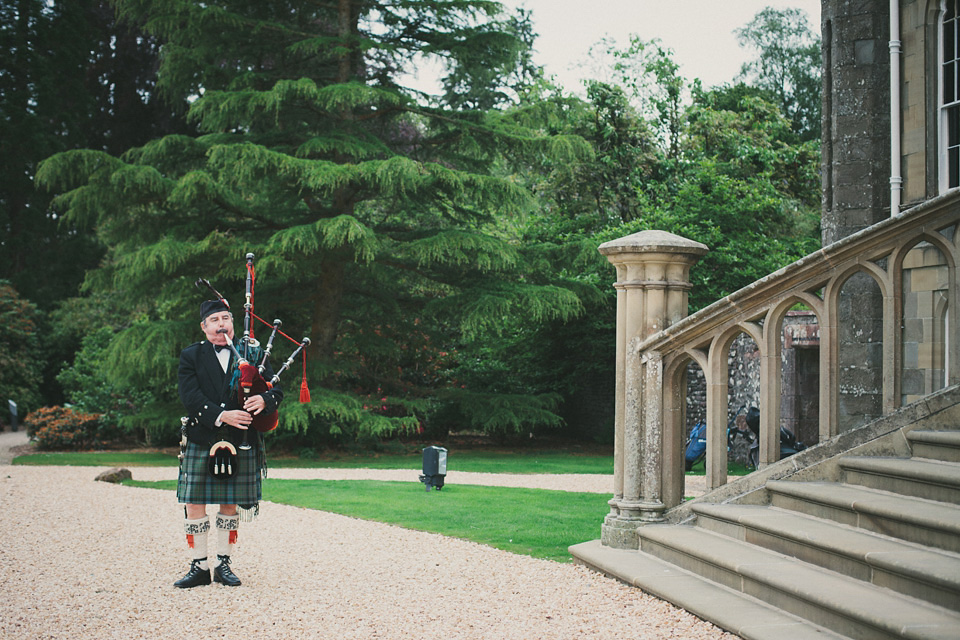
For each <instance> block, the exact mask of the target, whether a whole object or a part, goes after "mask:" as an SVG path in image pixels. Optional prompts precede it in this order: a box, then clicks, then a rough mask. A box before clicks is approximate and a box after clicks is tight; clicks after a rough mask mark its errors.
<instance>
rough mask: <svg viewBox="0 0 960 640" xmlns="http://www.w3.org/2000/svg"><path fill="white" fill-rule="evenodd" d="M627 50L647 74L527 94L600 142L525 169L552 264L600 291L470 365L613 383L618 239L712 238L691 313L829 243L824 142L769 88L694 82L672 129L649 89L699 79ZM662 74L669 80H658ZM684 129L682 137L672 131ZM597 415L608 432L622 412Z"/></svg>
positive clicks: (491, 371)
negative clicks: (638, 235) (568, 157)
mask: <svg viewBox="0 0 960 640" xmlns="http://www.w3.org/2000/svg"><path fill="white" fill-rule="evenodd" d="M641 44H642V43H640V42H639V41H634V42H632V44H631V50H633V51H648V49H647V48H646V47H642V46H639V45H641ZM665 55H667V56H668V54H665ZM614 59H616V60H620V61H621V63H622V64H623V65H624V67H623V68H624V69H626V68H631V69H641V70H645V71H642V72H641V73H645V74H646V75H645V76H642V75H641V76H636V77H632V79H631V80H630V82H629V83H614V82H612V81H611V83H610V84H600V83H593V84H592V85H589V86H590V88H591V89H594V91H593V92H591V93H588V99H587V100H577V99H576V98H572V97H569V96H558V95H555V94H547V95H548V97H549V100H540V101H539V102H537V103H536V104H535V105H522V106H521V110H522V111H523V113H524V115H525V117H528V118H530V119H531V120H533V119H534V117H535V116H539V117H540V122H541V126H543V127H546V128H549V129H550V130H555V131H558V132H567V133H569V132H573V131H575V132H577V133H579V134H581V135H582V136H583V137H584V138H585V139H586V140H588V141H589V142H590V143H591V145H592V146H593V148H594V155H593V156H592V157H590V158H587V159H584V160H582V161H580V162H576V163H572V164H565V165H563V166H559V167H558V166H556V165H554V164H552V163H549V162H547V163H540V164H531V165H527V166H525V167H518V168H517V171H518V173H519V174H520V175H522V176H523V178H524V179H525V180H527V181H529V183H530V184H531V185H533V187H532V188H533V189H534V190H535V192H536V193H537V194H538V195H540V196H541V202H542V205H541V207H540V211H539V213H537V214H535V215H533V216H531V219H530V221H529V223H528V224H527V226H526V227H525V229H524V238H525V240H526V241H527V242H529V243H531V244H532V245H533V246H536V247H537V248H538V254H537V255H538V258H539V260H538V261H537V264H538V265H539V267H540V270H541V273H544V274H546V273H560V274H567V275H570V276H573V277H576V278H578V279H579V280H580V281H581V282H582V283H584V284H585V285H587V284H589V285H591V286H592V287H593V291H596V292H598V293H596V294H595V295H593V296H588V295H586V294H585V293H584V294H582V295H581V299H582V300H584V305H585V308H586V311H585V313H583V314H581V315H580V316H578V317H576V318H573V319H571V320H567V321H560V320H557V321H554V322H551V323H550V324H549V325H547V326H538V325H533V324H523V323H518V324H517V325H515V326H513V327H511V329H512V330H511V331H510V332H509V333H508V334H507V337H506V340H504V342H503V343H502V344H501V345H497V346H492V345H487V349H486V352H485V355H486V357H485V358H483V359H481V360H479V361H478V364H477V366H475V367H473V368H472V369H471V370H470V371H467V372H465V374H464V377H470V376H476V377H486V378H487V379H490V380H492V381H493V382H495V383H498V384H503V385H509V386H511V387H513V388H528V389H530V390H533V391H539V392H544V391H547V390H552V391H556V392H559V393H561V394H562V396H563V398H564V402H565V403H568V404H569V403H570V401H571V399H572V398H574V397H575V396H576V392H577V391H578V390H579V389H581V388H583V387H584V386H585V385H586V384H588V383H590V382H592V381H594V380H598V379H599V380H606V384H605V385H604V387H603V388H607V389H609V390H610V393H611V394H612V390H613V380H612V373H613V372H612V370H611V366H610V363H612V362H613V361H614V344H613V337H614V336H615V335H616V332H615V326H614V323H615V315H616V314H615V308H616V307H615V305H616V298H615V294H614V292H613V290H612V288H610V287H609V284H610V282H611V280H612V278H613V273H612V270H611V268H610V265H609V263H608V262H607V261H606V260H605V259H603V257H602V256H600V255H599V253H598V252H597V246H598V245H599V244H601V243H602V242H605V241H607V240H613V239H615V238H619V237H622V236H625V235H629V234H631V233H634V232H637V231H641V230H645V229H658V230H665V231H670V232H673V233H676V234H679V235H681V236H684V237H687V238H691V239H694V240H697V241H699V242H703V243H705V244H706V245H708V246H709V248H710V252H709V253H708V254H707V255H706V256H705V257H704V258H703V259H702V260H701V261H700V262H698V263H697V265H695V266H694V268H693V269H692V271H691V280H692V284H693V287H692V289H691V292H690V307H691V312H692V311H695V310H697V309H699V308H702V307H704V306H706V305H708V304H711V303H713V302H715V301H716V300H718V299H720V298H722V297H724V296H726V295H728V294H730V293H732V292H734V291H736V290H737V289H739V288H741V287H743V286H745V285H747V284H750V283H751V282H753V281H755V280H757V279H758V278H761V277H763V276H765V275H767V274H769V273H770V272H772V271H775V270H776V269H778V268H780V267H782V266H784V265H785V264H788V263H790V262H792V261H793V260H796V259H798V258H800V257H801V256H803V255H806V254H807V253H810V252H811V251H813V250H815V249H816V248H817V246H819V237H820V234H819V230H818V222H819V215H818V214H819V199H820V194H819V175H818V170H819V152H818V143H817V142H816V141H809V142H803V143H801V142H798V140H797V136H796V134H795V133H794V132H793V131H792V129H791V125H790V122H789V121H788V120H787V119H786V118H785V117H784V116H783V114H782V113H781V112H780V111H779V109H778V108H777V106H776V105H775V104H773V103H771V102H770V101H768V98H769V93H768V92H767V91H765V90H763V89H759V88H756V87H750V86H747V85H744V84H737V85H733V86H723V87H716V88H712V89H709V90H704V89H703V88H702V87H700V86H699V84H698V83H694V84H693V85H692V91H691V94H690V98H691V101H690V102H689V103H688V104H683V105H681V108H680V109H679V113H678V115H677V126H675V127H673V128H668V127H664V126H662V125H663V123H664V122H665V121H667V122H669V121H671V120H672V119H673V117H672V116H670V114H671V113H672V109H667V110H661V109H659V108H657V107H654V108H649V107H650V104H649V103H647V102H645V100H644V99H643V98H642V97H641V95H640V93H639V92H640V91H641V90H642V95H645V96H651V95H652V96H661V98H663V100H659V101H658V102H656V103H655V104H662V105H669V104H672V103H671V102H670V100H669V97H670V96H671V95H672V94H671V88H672V87H673V88H675V87H678V86H682V87H686V86H689V85H688V84H687V83H686V81H685V80H683V79H682V78H676V77H674V76H673V75H672V74H671V73H670V72H668V73H666V74H663V73H660V74H658V73H657V69H655V68H654V67H653V66H651V65H649V64H648V62H647V61H643V63H642V64H640V65H633V64H632V63H630V61H631V60H632V58H630V57H629V56H626V54H624V55H623V56H620V55H616V56H614ZM662 62H663V63H664V64H662V65H661V66H660V67H659V70H660V71H661V72H662V71H664V70H667V71H669V69H671V65H670V64H669V63H670V61H669V59H664V60H662ZM661 81H663V82H665V83H666V85H667V86H665V87H659V86H657V84H656V83H658V82H661ZM645 104H646V105H647V108H645V107H644V105H645ZM614 106H615V107H616V108H613V107H614ZM644 113H645V114H646V115H644ZM558 114H561V115H562V117H561V115H558ZM664 116H667V118H666V120H665V119H664ZM671 130H672V131H676V132H677V134H676V138H675V144H670V143H669V142H668V141H669V140H671V139H672V138H671V135H670V134H669V133H668V132H669V131H671ZM672 147H675V149H673V148H672ZM611 178H613V179H611ZM596 194H603V197H602V198H598V197H597V196H596ZM611 203H618V204H619V205H622V206H611ZM591 427H592V428H593V429H594V430H595V435H597V436H600V435H601V434H602V433H603V429H607V430H609V428H610V425H605V424H596V425H591Z"/></svg>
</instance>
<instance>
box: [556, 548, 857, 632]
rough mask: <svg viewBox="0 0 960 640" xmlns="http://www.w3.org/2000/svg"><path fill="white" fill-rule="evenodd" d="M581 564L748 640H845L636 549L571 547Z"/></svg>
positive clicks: (571, 551) (806, 621)
mask: <svg viewBox="0 0 960 640" xmlns="http://www.w3.org/2000/svg"><path fill="white" fill-rule="evenodd" d="M570 553H571V554H572V555H573V557H574V558H575V559H576V562H577V563H578V564H583V565H586V566H588V567H590V568H592V569H594V570H595V571H599V572H601V573H605V574H607V575H610V576H614V577H616V578H617V579H619V580H621V581H623V582H625V583H626V584H629V585H632V586H635V587H638V588H640V589H642V590H643V591H645V592H647V593H649V594H652V595H654V596H656V597H658V598H662V599H664V600H667V601H668V602H672V603H673V604H675V605H677V606H679V607H682V608H684V609H686V610H687V611H689V612H690V613H692V614H694V615H695V616H698V617H700V618H703V619H704V620H709V621H711V622H713V623H714V624H716V625H717V626H719V627H720V628H722V629H725V630H727V631H730V632H731V633H735V634H737V635H738V636H740V637H741V638H744V640H784V639H785V638H789V639H790V640H842V638H844V636H841V635H839V634H835V633H833V632H832V631H828V630H827V629H824V628H823V627H820V626H818V625H815V624H813V623H812V622H809V621H808V620H803V619H801V618H798V617H797V616H794V615H792V614H790V613H787V612H786V611H783V610H781V609H778V608H776V607H773V606H770V605H769V604H767V603H765V602H762V601H760V600H758V599H756V598H754V597H752V596H748V595H746V594H745V593H741V592H739V591H735V590H733V589H728V588H727V587H724V586H722V585H719V584H717V583H715V582H710V581H708V580H704V579H703V578H701V577H699V576H697V575H694V574H692V573H690V572H689V571H684V570H683V569H680V568H679V567H676V566H674V565H671V564H669V563H666V562H664V561H662V560H658V559H657V558H654V557H653V556H651V555H649V554H646V553H643V552H641V551H636V550H633V549H614V548H613V547H605V546H603V545H602V544H600V541H599V540H592V541H590V542H584V543H581V544H577V545H573V546H572V547H570Z"/></svg>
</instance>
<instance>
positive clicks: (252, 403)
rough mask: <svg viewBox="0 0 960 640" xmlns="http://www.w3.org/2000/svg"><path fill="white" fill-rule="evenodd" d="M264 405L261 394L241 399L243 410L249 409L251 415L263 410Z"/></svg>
mask: <svg viewBox="0 0 960 640" xmlns="http://www.w3.org/2000/svg"><path fill="white" fill-rule="evenodd" d="M264 407H266V402H264V400H263V396H261V395H255V396H250V397H249V398H247V399H246V400H244V401H243V410H244V411H249V412H250V413H252V414H253V415H257V414H258V413H260V412H261V411H263V409H264Z"/></svg>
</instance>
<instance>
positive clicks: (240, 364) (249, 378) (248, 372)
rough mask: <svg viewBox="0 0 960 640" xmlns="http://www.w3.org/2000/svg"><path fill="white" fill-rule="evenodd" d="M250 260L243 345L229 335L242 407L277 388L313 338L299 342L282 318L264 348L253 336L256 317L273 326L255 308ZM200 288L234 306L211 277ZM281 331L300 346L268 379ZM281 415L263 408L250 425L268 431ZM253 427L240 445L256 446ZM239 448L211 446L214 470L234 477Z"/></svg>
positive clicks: (304, 396) (304, 391) (304, 398)
mask: <svg viewBox="0 0 960 640" xmlns="http://www.w3.org/2000/svg"><path fill="white" fill-rule="evenodd" d="M246 262H247V280H246V294H245V302H244V305H243V312H244V315H243V338H242V339H241V340H240V343H241V345H240V347H241V349H242V352H241V349H237V346H236V345H235V344H234V341H233V340H232V339H230V338H229V337H228V338H227V346H228V347H229V348H230V351H231V352H232V353H233V356H234V358H236V360H237V368H238V369H239V380H238V382H237V401H238V402H239V403H240V406H241V407H242V406H243V405H244V402H245V401H246V400H247V398H250V397H251V396H254V395H259V394H262V393H264V392H265V391H267V390H269V389H271V388H273V386H274V385H275V384H277V382H279V381H280V375H281V374H283V372H284V371H286V370H287V369H289V368H290V365H291V364H293V361H294V360H295V359H296V357H297V356H298V355H300V353H301V352H303V350H304V348H305V347H306V346H307V345H309V344H310V338H306V337H305V338H304V339H303V340H301V341H300V342H297V340H295V339H294V338H291V337H290V336H288V335H287V334H285V333H284V332H283V331H280V327H281V325H282V324H283V323H282V322H281V321H280V320H279V319H276V320H274V321H273V324H272V326H273V330H272V331H271V332H270V338H269V339H268V340H267V344H266V347H264V348H263V349H262V350H260V343H259V342H258V341H257V340H256V339H255V338H254V336H253V333H254V332H253V320H254V319H256V320H259V321H260V322H262V323H263V324H265V325H266V326H268V327H269V326H271V324H270V323H268V322H266V321H265V320H264V319H263V318H261V317H259V316H258V315H257V314H255V313H254V311H253V302H254V288H255V287H254V284H255V279H256V275H255V271H254V267H253V254H252V253H248V254H247V255H246ZM194 284H196V286H197V288H199V289H201V290H202V289H203V288H207V289H209V290H210V291H212V292H213V294H214V295H215V296H216V297H217V298H218V299H219V300H220V301H221V302H222V303H223V304H224V306H226V308H227V309H229V308H230V303H229V302H227V299H226V298H224V297H223V296H222V295H221V294H220V292H219V291H217V290H216V289H214V288H213V286H212V285H211V284H210V282H209V281H207V280H205V279H203V278H197V281H196V282H195V283H194ZM220 333H227V330H226V329H220ZM278 333H279V334H280V335H281V336H283V337H284V338H286V339H287V340H289V341H291V342H293V343H294V344H296V345H297V348H296V349H295V350H294V351H293V353H291V354H290V357H289V358H287V360H286V361H285V362H284V363H283V365H282V366H281V367H280V369H279V370H278V371H277V372H275V373H274V374H273V376H272V377H271V378H270V379H269V380H266V379H265V378H264V372H265V371H266V367H267V361H268V359H269V358H270V353H271V352H272V351H273V341H274V338H276V337H277V334H278ZM258 350H259V351H260V352H259V362H258V363H257V364H256V365H254V364H252V363H251V360H252V359H254V358H255V357H256V356H255V354H257V351H258ZM300 402H304V403H306V402H310V389H309V388H308V387H307V358H306V353H304V356H303V379H302V381H301V383H300ZM277 422H278V415H277V411H276V410H274V411H272V412H271V413H264V412H262V411H261V412H260V413H258V414H254V415H253V421H252V422H251V423H250V427H251V428H253V429H256V430H257V431H258V432H260V433H267V432H268V431H273V430H274V429H276V428H277ZM248 433H249V429H247V430H244V432H243V442H242V443H241V444H240V445H239V447H238V448H239V449H241V450H244V451H246V450H248V449H251V448H252V446H251V445H250V443H249V442H248V441H247V436H248ZM236 456H237V453H236V449H235V448H234V447H233V445H232V444H231V443H230V442H228V441H226V440H221V441H220V442H216V443H214V445H213V446H212V447H210V473H211V474H212V475H214V476H217V477H230V476H232V475H233V474H234V472H235V471H236V467H237V464H236V460H237V457H236Z"/></svg>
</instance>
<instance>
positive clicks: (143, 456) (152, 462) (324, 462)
mask: <svg viewBox="0 0 960 640" xmlns="http://www.w3.org/2000/svg"><path fill="white" fill-rule="evenodd" d="M267 457H268V464H269V466H270V467H271V468H274V469H291V468H304V469H321V468H323V469H326V468H332V469H411V470H419V469H421V468H422V460H423V459H422V456H421V454H419V453H415V454H346V453H341V454H326V455H322V456H318V457H316V458H294V457H282V456H274V455H270V454H269V451H268V455H267ZM13 464H25V465H65V466H91V467H175V466H177V464H178V462H177V457H176V456H175V455H169V454H163V453H131V452H118V453H108V452H92V453H32V454H29V455H23V456H17V457H16V458H14V459H13ZM447 468H448V469H450V470H456V471H476V472H482V473H520V474H523V473H599V474H612V473H613V456H612V455H609V456H601V455H583V454H576V453H569V452H567V451H556V450H554V451H551V450H543V451H531V450H526V449H523V450H519V451H517V452H514V453H508V452H502V451H483V450H469V449H467V450H463V451H457V450H453V451H450V452H449V453H448V458H447ZM705 469H706V465H705V464H704V463H703V462H700V463H698V464H697V465H695V466H694V468H693V471H691V472H690V473H688V474H687V475H699V476H702V475H703V474H704V472H705ZM728 469H729V474H730V475H734V476H742V475H746V474H748V473H750V472H751V471H752V469H749V468H747V467H744V466H743V465H739V464H737V463H735V462H731V463H730V465H729V467H728Z"/></svg>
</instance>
